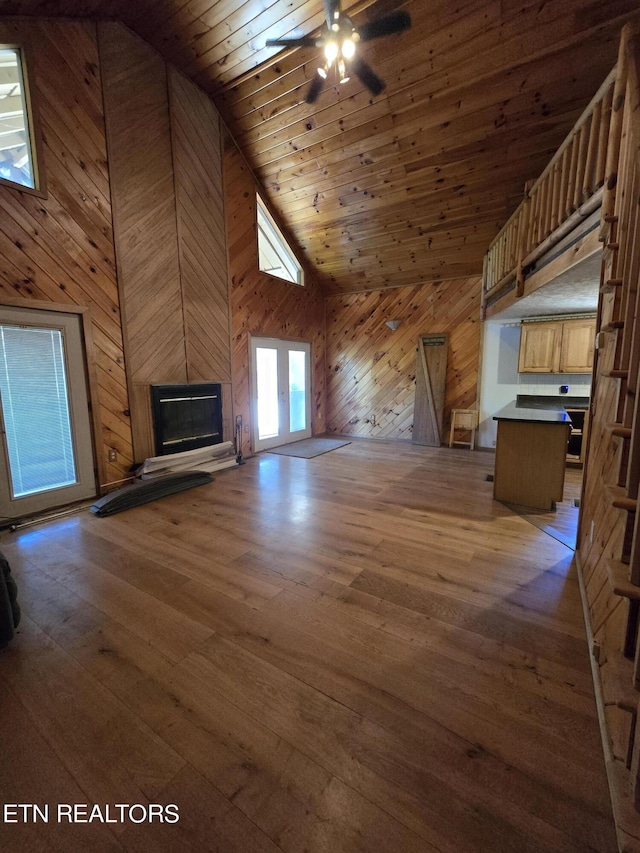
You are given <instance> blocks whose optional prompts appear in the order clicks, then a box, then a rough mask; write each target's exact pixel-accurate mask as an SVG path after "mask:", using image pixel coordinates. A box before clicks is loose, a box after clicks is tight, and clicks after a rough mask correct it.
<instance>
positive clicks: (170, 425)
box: [151, 382, 222, 456]
mask: <svg viewBox="0 0 640 853" xmlns="http://www.w3.org/2000/svg"><path fill="white" fill-rule="evenodd" d="M151 402H152V410H153V429H154V434H155V442H156V455H157V456H166V455H168V454H170V453H181V452H182V451H184V450H195V449H196V448H198V447H207V446H209V445H211V444H219V443H220V442H221V441H222V386H221V385H220V384H218V383H214V382H200V383H189V384H186V385H152V386H151Z"/></svg>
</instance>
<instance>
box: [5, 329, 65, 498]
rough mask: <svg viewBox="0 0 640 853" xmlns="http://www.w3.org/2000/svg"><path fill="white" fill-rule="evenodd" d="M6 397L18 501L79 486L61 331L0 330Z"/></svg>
mask: <svg viewBox="0 0 640 853" xmlns="http://www.w3.org/2000/svg"><path fill="white" fill-rule="evenodd" d="M0 395H1V398H2V413H3V418H4V428H5V431H6V443H7V451H8V456H9V467H10V470H11V484H12V491H13V497H22V496H24V495H31V494H35V493H36V492H42V491H45V490H49V489H55V488H59V487H61V486H68V485H71V484H73V483H76V482H77V478H76V468H75V461H74V454H73V441H72V431H71V420H70V416H69V400H68V394H67V380H66V375H65V363H64V339H63V336H62V333H61V332H60V330H59V329H41V328H28V327H22V326H8V325H6V326H5V325H0Z"/></svg>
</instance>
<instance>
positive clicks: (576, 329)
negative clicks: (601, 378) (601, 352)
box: [560, 320, 596, 373]
mask: <svg viewBox="0 0 640 853" xmlns="http://www.w3.org/2000/svg"><path fill="white" fill-rule="evenodd" d="M595 336H596V321H595V320H570V321H568V322H566V323H563V324H562V341H561V344H560V373H591V371H592V370H593V350H594V346H595Z"/></svg>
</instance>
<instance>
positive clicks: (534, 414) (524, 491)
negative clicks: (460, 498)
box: [493, 402, 571, 510]
mask: <svg viewBox="0 0 640 853" xmlns="http://www.w3.org/2000/svg"><path fill="white" fill-rule="evenodd" d="M493 419H494V420H495V421H497V422H498V435H497V439H496V462H495V472H494V475H493V497H494V499H495V500H497V501H502V502H503V503H512V504H519V505H521V506H529V507H535V508H536V509H546V510H551V509H553V507H554V503H555V502H556V501H561V500H562V496H563V492H564V474H565V467H566V455H567V442H568V440H569V433H570V431H571V418H570V417H569V415H568V414H567V413H566V412H565V410H564V409H563V408H557V409H548V408H544V409H537V408H530V407H526V406H523V405H522V404H519V403H516V402H513V403H509V405H508V406H505V407H504V408H503V409H500V411H499V412H498V413H497V414H495V415H494V416H493Z"/></svg>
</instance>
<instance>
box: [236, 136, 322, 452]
mask: <svg viewBox="0 0 640 853" xmlns="http://www.w3.org/2000/svg"><path fill="white" fill-rule="evenodd" d="M224 186H225V199H226V209H227V229H228V244H229V274H230V278H231V322H232V343H233V392H234V397H233V399H234V412H235V415H236V416H237V415H242V419H243V425H244V428H245V431H244V435H243V453H244V455H245V456H248V455H250V454H251V453H252V452H253V447H252V435H251V429H252V424H251V406H250V399H251V398H250V385H249V382H250V370H249V367H250V337H251V336H254V337H256V336H259V337H271V338H280V339H283V340H294V341H309V342H310V343H311V358H312V362H313V363H312V372H311V382H312V389H311V390H312V403H311V417H312V427H313V433H314V435H315V434H319V433H323V432H324V431H325V409H324V401H325V366H326V358H325V334H324V300H323V296H322V293H321V291H320V288H319V286H318V284H317V282H316V281H315V280H314V278H313V274H312V271H311V269H310V268H308V267H305V270H304V274H305V286H304V287H300V286H298V285H296V284H291V283H290V282H285V281H282V280H280V279H278V278H275V277H274V276H270V275H267V274H266V273H262V272H260V270H259V269H258V234H257V227H256V190H257V185H256V183H255V179H254V177H253V175H252V174H251V171H250V170H249V168H248V166H247V164H246V162H245V160H244V158H243V157H242V155H241V154H240V152H239V151H238V149H237V147H236V145H235V143H234V142H233V141H232V140H231V138H230V137H227V138H226V139H225V145H224ZM292 247H293V243H292ZM300 260H301V261H302V258H300Z"/></svg>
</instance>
